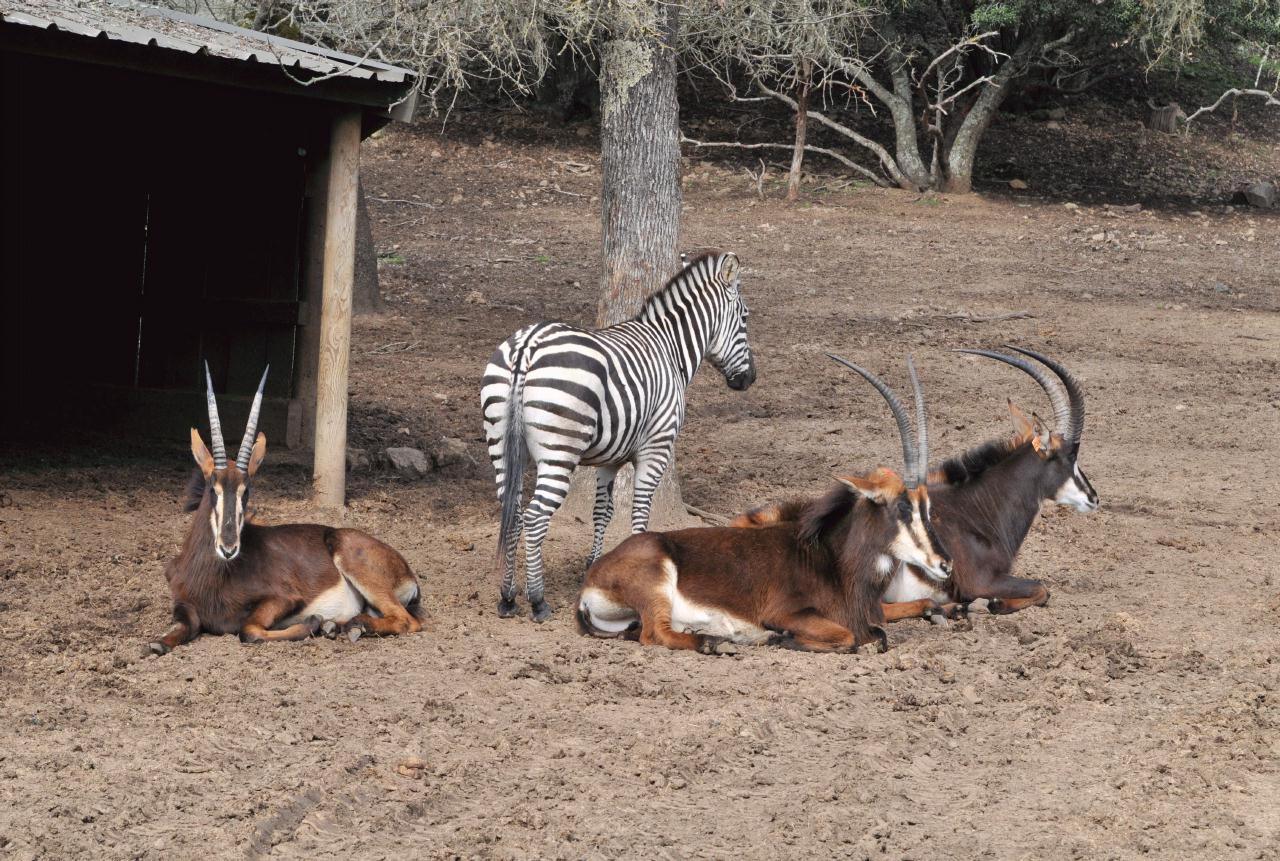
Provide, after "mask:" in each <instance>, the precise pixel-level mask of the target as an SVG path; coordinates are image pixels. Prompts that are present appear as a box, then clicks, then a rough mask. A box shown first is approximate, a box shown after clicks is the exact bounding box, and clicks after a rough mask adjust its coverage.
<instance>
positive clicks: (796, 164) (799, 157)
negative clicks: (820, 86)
mask: <svg viewBox="0 0 1280 861" xmlns="http://www.w3.org/2000/svg"><path fill="white" fill-rule="evenodd" d="M800 74H801V75H802V76H803V78H804V81H803V83H801V85H800V97H799V98H798V99H796V145H795V149H794V150H792V153H791V174H790V176H789V177H788V178H787V200H790V201H796V200H799V199H800V170H801V168H803V167H804V139H805V134H806V133H807V131H808V126H809V76H810V74H811V72H810V67H809V61H808V60H801V61H800Z"/></svg>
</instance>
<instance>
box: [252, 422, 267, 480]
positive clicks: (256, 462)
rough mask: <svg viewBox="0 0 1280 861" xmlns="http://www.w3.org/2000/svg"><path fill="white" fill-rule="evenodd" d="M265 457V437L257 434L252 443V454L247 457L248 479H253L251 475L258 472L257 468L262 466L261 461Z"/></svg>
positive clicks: (262, 434)
mask: <svg viewBox="0 0 1280 861" xmlns="http://www.w3.org/2000/svg"><path fill="white" fill-rule="evenodd" d="M266 456H267V435H266V434H264V433H260V434H258V438H257V439H256V440H254V442H253V452H252V453H251V454H250V455H249V477H250V478H253V474H254V473H255V472H257V471H258V467H260V466H262V459H263V458H264V457H266Z"/></svg>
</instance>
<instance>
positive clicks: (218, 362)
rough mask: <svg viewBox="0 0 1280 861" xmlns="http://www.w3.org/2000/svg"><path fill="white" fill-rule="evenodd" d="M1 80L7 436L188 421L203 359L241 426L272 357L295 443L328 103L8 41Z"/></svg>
mask: <svg viewBox="0 0 1280 861" xmlns="http://www.w3.org/2000/svg"><path fill="white" fill-rule="evenodd" d="M2 47H3V46H0V48H2ZM276 74H279V72H278V70H277V72H276ZM0 99H2V101H0V116H3V118H4V119H3V127H4V129H5V133H4V135H3V143H2V146H3V150H2V157H0V200H2V203H0V207H2V210H0V211H2V212H3V231H2V235H3V250H2V255H0V259H2V260H3V264H0V265H2V266H3V294H2V296H0V302H2V305H0V307H2V308H3V313H2V314H0V318H2V319H3V324H2V325H3V330H2V332H3V353H2V356H3V362H2V364H0V384H2V385H3V391H4V401H5V405H6V407H5V413H6V419H5V421H3V422H0V436H10V437H12V436H14V435H25V434H28V433H31V432H40V433H43V432H45V431H46V430H47V429H48V428H49V427H50V426H53V425H55V424H56V426H57V427H59V428H63V429H65V428H68V427H71V428H75V427H76V426H83V425H86V424H88V423H92V425H93V426H94V427H95V428H99V429H117V430H118V429H123V428H128V429H130V430H132V431H135V432H136V431H140V432H142V433H143V434H144V435H161V434H164V435H168V434H173V433H178V434H181V433H182V429H183V428H186V427H190V426H202V425H203V421H202V412H203V406H202V403H201V398H199V397H193V395H195V394H196V393H198V392H200V391H202V390H203V388H204V386H203V365H202V362H203V360H208V362H209V366H210V367H211V369H212V373H213V379H214V384H215V385H214V387H215V390H216V391H217V392H218V394H219V400H220V402H221V403H222V404H223V423H224V425H225V426H226V427H227V428H229V429H230V428H235V427H238V426H239V422H241V421H242V420H243V417H244V415H245V413H246V412H247V402H248V397H249V396H250V395H251V394H252V392H253V390H254V388H255V387H256V385H257V381H258V377H259V375H260V374H261V372H262V368H263V366H264V365H265V364H266V363H268V362H269V363H270V364H271V376H270V379H269V380H268V382H267V395H268V402H267V406H266V408H265V409H264V415H263V429H264V430H265V431H266V432H267V433H268V435H269V436H272V437H273V438H274V439H276V440H279V441H281V442H283V441H284V440H285V439H286V437H287V436H289V434H287V433H286V425H287V423H288V422H289V421H295V422H296V418H294V417H293V412H296V411H291V410H290V409H289V403H290V399H291V398H293V397H294V393H295V387H296V376H295V374H296V369H295V365H296V364H297V363H296V361H295V357H296V352H297V350H296V344H297V341H298V332H299V324H300V323H305V319H304V317H305V307H304V304H303V303H304V300H305V298H306V297H305V296H304V295H303V294H304V284H305V283H306V281H305V278H304V267H305V265H306V255H305V253H304V242H303V240H304V228H305V225H306V224H307V218H308V212H307V208H308V207H309V206H312V205H315V204H314V202H313V201H312V200H310V199H309V198H308V197H307V194H306V190H307V187H308V171H309V170H311V169H313V168H312V167H311V165H313V164H314V162H315V156H316V150H317V149H318V148H320V147H323V146H324V142H325V141H326V140H327V138H326V137H325V129H327V125H328V121H329V119H328V117H329V114H328V113H327V111H328V109H329V108H328V106H327V105H325V104H324V103H323V102H318V101H313V100H304V99H297V98H291V97H288V96H284V95H279V94H274V93H263V92H257V91H254V90H251V89H246V88H240V87H231V86H224V85H220V84H212V83H208V82H205V81H201V80H195V79H192V78H189V77H188V78H183V77H174V76H167V75H160V74H148V73H145V72H142V71H137V70H130V69H124V68H114V67H111V66H108V65H101V64H97V63H82V62H76V61H74V60H71V59H63V58H56V57H48V56H38V55H35V54H29V53H24V52H21V51H10V50H0ZM292 431H293V433H292V435H293V436H294V437H296V435H297V429H296V428H293V429H292ZM228 433H235V432H234V431H232V430H228Z"/></svg>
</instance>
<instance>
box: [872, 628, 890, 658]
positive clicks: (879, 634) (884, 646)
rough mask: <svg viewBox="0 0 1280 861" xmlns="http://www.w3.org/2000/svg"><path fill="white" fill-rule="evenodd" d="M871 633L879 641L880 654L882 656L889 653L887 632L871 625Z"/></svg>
mask: <svg viewBox="0 0 1280 861" xmlns="http://www.w3.org/2000/svg"><path fill="white" fill-rule="evenodd" d="M871 633H873V634H875V635H876V638H877V639H878V640H879V641H880V654H882V655H883V654H884V653H885V652H887V651H889V632H888V631H886V630H885V629H884V628H881V627H880V626H879V625H873V626H872V627H871Z"/></svg>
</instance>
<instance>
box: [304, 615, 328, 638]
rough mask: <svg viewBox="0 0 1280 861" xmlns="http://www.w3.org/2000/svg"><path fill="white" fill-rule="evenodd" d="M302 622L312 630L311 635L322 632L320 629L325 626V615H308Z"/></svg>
mask: <svg viewBox="0 0 1280 861" xmlns="http://www.w3.org/2000/svg"><path fill="white" fill-rule="evenodd" d="M302 624H304V625H306V626H307V630H308V631H310V632H311V636H313V637H314V636H315V635H316V634H319V633H320V629H321V628H323V627H324V616H315V615H312V616H308V617H307V618H305V619H303V620H302Z"/></svg>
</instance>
